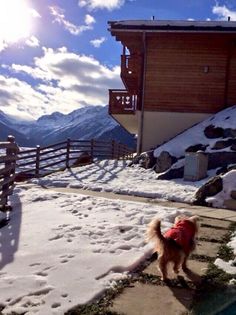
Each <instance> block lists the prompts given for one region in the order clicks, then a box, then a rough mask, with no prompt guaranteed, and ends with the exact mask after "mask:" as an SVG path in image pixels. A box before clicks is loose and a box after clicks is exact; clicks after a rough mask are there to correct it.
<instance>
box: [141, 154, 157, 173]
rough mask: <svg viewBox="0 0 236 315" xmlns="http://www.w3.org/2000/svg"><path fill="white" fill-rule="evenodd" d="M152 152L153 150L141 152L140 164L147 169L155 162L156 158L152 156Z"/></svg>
mask: <svg viewBox="0 0 236 315" xmlns="http://www.w3.org/2000/svg"><path fill="white" fill-rule="evenodd" d="M153 152H154V151H147V152H144V153H143V154H142V159H141V162H140V166H142V167H144V168H146V169H148V168H152V167H153V166H154V165H155V164H156V158H155V157H154V155H153Z"/></svg>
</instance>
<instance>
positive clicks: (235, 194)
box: [230, 190, 236, 199]
mask: <svg viewBox="0 0 236 315" xmlns="http://www.w3.org/2000/svg"><path fill="white" fill-rule="evenodd" d="M230 196H231V198H232V199H236V190H232V191H231V193H230Z"/></svg>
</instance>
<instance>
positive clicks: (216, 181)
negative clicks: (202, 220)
mask: <svg viewBox="0 0 236 315" xmlns="http://www.w3.org/2000/svg"><path fill="white" fill-rule="evenodd" d="M222 189H223V180H222V178H221V176H219V175H218V176H215V177H213V178H211V179H210V180H209V181H208V182H206V183H205V184H204V185H203V186H202V187H200V188H199V189H198V191H197V192H196V194H195V196H194V201H193V204H195V205H202V206H205V205H207V202H206V198H207V197H211V196H215V195H216V194H218V193H219V192H220V191H221V190H222Z"/></svg>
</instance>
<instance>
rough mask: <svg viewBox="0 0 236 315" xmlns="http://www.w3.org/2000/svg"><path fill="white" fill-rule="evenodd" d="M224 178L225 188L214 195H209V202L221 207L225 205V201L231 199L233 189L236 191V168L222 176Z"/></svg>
mask: <svg viewBox="0 0 236 315" xmlns="http://www.w3.org/2000/svg"><path fill="white" fill-rule="evenodd" d="M221 177H222V179H223V189H222V191H220V192H219V193H218V194H216V195H215V196H213V197H208V198H207V199H206V201H207V202H209V203H211V204H212V206H213V207H216V208H221V207H223V206H224V201H225V200H228V199H230V198H231V197H230V195H231V191H232V190H235V191H236V170H232V171H230V172H228V173H226V174H225V175H222V176H221Z"/></svg>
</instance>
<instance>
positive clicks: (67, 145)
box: [66, 138, 70, 168]
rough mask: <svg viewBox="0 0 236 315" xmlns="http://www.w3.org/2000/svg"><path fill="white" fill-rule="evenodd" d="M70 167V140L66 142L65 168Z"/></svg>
mask: <svg viewBox="0 0 236 315" xmlns="http://www.w3.org/2000/svg"><path fill="white" fill-rule="evenodd" d="M69 167H70V138H68V139H67V141H66V168H69Z"/></svg>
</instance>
